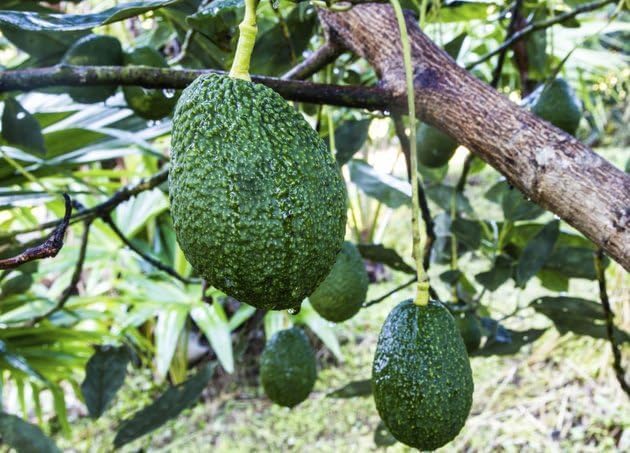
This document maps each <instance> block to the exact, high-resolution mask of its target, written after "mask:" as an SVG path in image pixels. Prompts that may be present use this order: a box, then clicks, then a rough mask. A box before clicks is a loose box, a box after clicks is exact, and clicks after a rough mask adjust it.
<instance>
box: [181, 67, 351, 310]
mask: <svg viewBox="0 0 630 453" xmlns="http://www.w3.org/2000/svg"><path fill="white" fill-rule="evenodd" d="M169 184H170V198H171V213H172V216H173V222H174V228H175V233H176V235H177V240H178V242H179V244H180V246H181V248H182V250H183V252H184V254H185V256H186V258H187V259H188V261H190V263H191V264H192V265H193V267H194V268H195V269H196V270H197V271H198V272H199V273H200V274H201V275H202V276H203V277H204V278H205V279H206V280H207V281H208V282H209V283H210V284H211V285H213V286H215V287H216V288H218V289H220V290H222V291H224V292H226V293H227V294H229V295H230V296H232V297H234V298H236V299H238V300H240V301H241V302H245V303H248V304H250V305H253V306H255V307H257V308H261V309H276V310H281V309H287V308H295V307H298V306H299V305H300V304H301V302H302V300H303V299H304V298H305V297H307V296H308V295H309V294H311V293H312V292H313V291H314V290H315V288H317V286H318V285H319V284H320V283H321V282H322V281H323V280H324V278H326V275H328V272H330V269H331V268H332V266H333V264H334V262H335V258H336V256H337V253H338V252H339V250H340V249H341V246H342V244H343V238H344V233H345V224H346V189H345V184H344V182H343V179H342V178H341V174H340V173H339V169H338V167H337V166H336V163H335V161H334V159H333V158H332V155H331V154H330V153H329V152H328V150H327V149H326V145H325V144H324V143H323V141H322V140H321V139H320V138H319V136H318V135H317V133H316V132H315V131H314V130H313V129H312V128H311V127H310V126H309V125H308V123H307V122H306V120H304V118H303V117H302V116H301V115H300V114H299V113H298V112H296V111H295V110H294V109H293V108H292V107H291V106H290V105H289V104H287V103H286V102H285V101H284V100H283V99H282V98H281V97H280V96H279V95H278V94H277V93H275V92H274V91H273V90H271V89H269V88H267V87H265V86H263V85H259V84H254V83H250V82H246V81H243V80H237V79H231V78H229V77H226V76H220V75H216V74H209V75H204V76H202V77H199V78H198V79H196V80H195V81H194V82H193V83H192V84H191V85H190V86H189V87H188V88H186V89H185V90H184V91H183V93H182V96H181V98H180V99H179V101H178V103H177V106H176V108H175V114H174V119H173V134H172V155H171V171H170V173H169Z"/></svg>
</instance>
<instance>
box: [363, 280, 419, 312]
mask: <svg viewBox="0 0 630 453" xmlns="http://www.w3.org/2000/svg"><path fill="white" fill-rule="evenodd" d="M417 280H418V277H413V278H412V279H411V280H409V281H408V282H406V283H403V284H402V285H400V286H397V287H396V288H394V289H392V290H391V291H389V292H387V293H385V294H383V295H382V296H381V297H379V298H377V299H373V300H371V301H369V302H366V303H364V304H363V308H367V307H370V306H372V305H375V304H378V303H379V302H383V301H384V300H385V299H387V298H388V297H389V296H392V295H394V294H396V293H397V292H398V291H401V290H403V289H405V288H406V287H407V286H409V285H411V284H413V283H414V282H415V281H417Z"/></svg>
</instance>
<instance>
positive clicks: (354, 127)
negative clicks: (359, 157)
mask: <svg viewBox="0 0 630 453" xmlns="http://www.w3.org/2000/svg"><path fill="white" fill-rule="evenodd" d="M371 122H372V120H371V119H360V120H356V119H350V120H346V121H343V122H342V123H341V124H340V125H339V126H337V127H335V147H336V148H337V155H336V156H335V158H336V159H337V163H338V164H339V166H341V165H344V164H345V163H347V162H348V161H349V160H350V159H351V158H352V156H354V153H356V152H357V151H358V150H360V149H361V147H362V146H363V144H364V143H365V141H366V140H367V137H368V130H369V128H370V123H371ZM326 143H328V141H327V142H326Z"/></svg>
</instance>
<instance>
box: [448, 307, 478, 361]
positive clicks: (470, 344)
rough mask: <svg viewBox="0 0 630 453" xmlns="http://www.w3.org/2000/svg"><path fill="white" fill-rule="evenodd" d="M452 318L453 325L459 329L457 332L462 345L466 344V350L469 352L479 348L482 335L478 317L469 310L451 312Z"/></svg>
mask: <svg viewBox="0 0 630 453" xmlns="http://www.w3.org/2000/svg"><path fill="white" fill-rule="evenodd" d="M453 318H454V319H455V325H456V326H457V329H458V330H459V334H460V335H461V336H462V340H464V345H466V351H468V353H469V354H470V353H472V352H475V351H476V350H477V349H479V345H480V344H481V336H482V335H481V322H480V321H479V318H477V316H475V314H474V313H471V312H458V313H453Z"/></svg>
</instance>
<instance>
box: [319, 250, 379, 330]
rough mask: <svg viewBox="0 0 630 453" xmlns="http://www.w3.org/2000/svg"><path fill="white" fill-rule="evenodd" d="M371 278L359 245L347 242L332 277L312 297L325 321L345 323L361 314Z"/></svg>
mask: <svg viewBox="0 0 630 453" xmlns="http://www.w3.org/2000/svg"><path fill="white" fill-rule="evenodd" d="M367 288H368V275H367V271H366V270H365V265H364V264H363V258H362V257H361V254H360V253H359V250H357V248H356V246H355V245H354V244H352V243H351V242H344V243H343V247H342V248H341V251H340V252H339V254H338V255H337V261H335V265H334V266H333V268H332V270H331V271H330V274H328V276H327V277H326V279H325V280H324V281H323V282H322V283H321V285H319V286H318V287H317V289H316V290H315V292H314V293H313V294H311V295H310V296H309V300H310V301H311V305H312V306H313V308H314V309H315V311H317V313H319V314H320V315H321V316H322V318H324V319H327V320H328V321H332V322H343V321H346V320H348V319H350V318H352V317H353V316H354V315H356V314H357V313H358V311H359V310H360V309H361V307H362V306H363V302H365V296H366V294H367Z"/></svg>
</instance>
